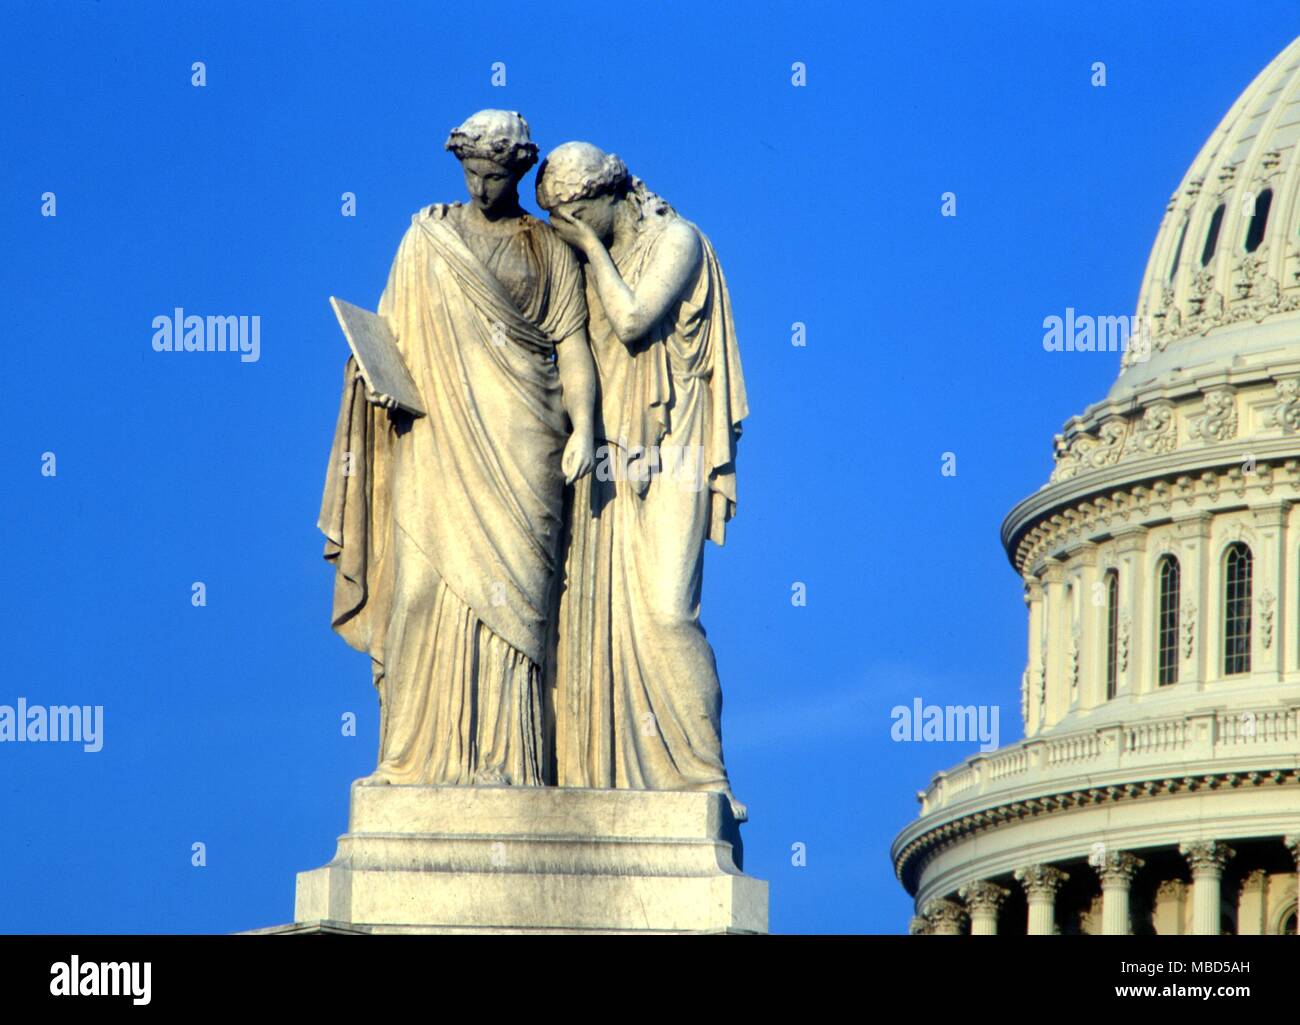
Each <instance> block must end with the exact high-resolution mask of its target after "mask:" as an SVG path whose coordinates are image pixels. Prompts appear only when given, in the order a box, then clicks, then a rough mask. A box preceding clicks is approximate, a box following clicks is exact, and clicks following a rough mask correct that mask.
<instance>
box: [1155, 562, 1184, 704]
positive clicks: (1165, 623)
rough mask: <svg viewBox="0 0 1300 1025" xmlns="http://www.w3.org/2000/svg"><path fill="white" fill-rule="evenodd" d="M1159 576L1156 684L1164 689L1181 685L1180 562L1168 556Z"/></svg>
mask: <svg viewBox="0 0 1300 1025" xmlns="http://www.w3.org/2000/svg"><path fill="white" fill-rule="evenodd" d="M1156 573H1157V577H1158V585H1159V591H1158V594H1159V595H1160V599H1159V601H1160V604H1159V608H1158V609H1157V610H1156V682H1157V683H1158V684H1159V685H1160V686H1161V687H1163V686H1165V685H1167V684H1170V683H1177V682H1178V602H1179V595H1178V591H1179V586H1180V583H1181V580H1180V577H1181V570H1180V569H1179V566H1178V560H1177V559H1176V558H1174V557H1173V556H1172V555H1166V556H1165V557H1164V558H1163V559H1161V560H1160V565H1159V568H1158V569H1157V571H1156Z"/></svg>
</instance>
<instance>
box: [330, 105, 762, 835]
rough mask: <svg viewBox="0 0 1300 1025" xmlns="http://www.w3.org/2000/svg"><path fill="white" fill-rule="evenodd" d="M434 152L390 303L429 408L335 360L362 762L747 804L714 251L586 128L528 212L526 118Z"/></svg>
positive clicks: (729, 375) (724, 324) (735, 360)
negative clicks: (733, 765)
mask: <svg viewBox="0 0 1300 1025" xmlns="http://www.w3.org/2000/svg"><path fill="white" fill-rule="evenodd" d="M446 148H447V149H449V150H450V151H451V152H452V153H453V154H454V155H455V156H456V157H457V158H458V159H459V160H460V162H461V166H462V168H463V170H464V174H465V181H466V184H467V186H468V190H469V202H468V203H450V204H440V203H439V204H434V205H432V206H429V207H426V208H425V209H423V210H421V211H420V212H419V213H417V214H416V215H415V216H414V217H413V218H412V223H411V226H410V227H409V228H408V229H407V231H406V233H405V236H404V237H403V239H402V241H401V244H400V246H399V248H398V251H397V255H396V258H395V259H394V261H393V266H392V270H391V273H390V275H389V278H388V284H387V287H386V288H385V289H384V292H383V296H382V298H381V299H380V302H379V310H378V313H379V316H380V317H381V318H382V319H383V321H384V322H385V323H386V325H387V327H388V328H391V338H392V339H394V341H393V342H391V343H390V344H392V345H395V347H396V350H397V352H398V355H397V356H394V359H395V360H398V357H399V356H400V360H399V362H404V363H405V366H406V368H407V369H408V370H409V380H410V381H411V382H413V384H414V388H415V389H416V391H417V392H418V397H419V401H418V405H417V404H416V403H415V402H414V400H408V401H407V402H406V403H405V404H401V403H399V402H397V401H396V400H395V399H394V398H393V396H390V395H387V394H384V393H383V392H382V391H376V390H375V389H374V387H372V382H371V381H369V380H368V379H367V376H366V374H365V373H364V372H363V371H362V370H361V369H360V366H359V364H358V363H357V360H356V358H355V357H353V358H352V359H349V361H348V363H347V366H346V367H345V372H344V384H343V400H342V405H341V408H340V411H339V418H338V424H337V428H336V432H335V437H334V443H333V450H332V452H331V457H330V466H329V471H328V475H327V480H326V487H325V496H324V501H323V503H322V509H321V518H320V527H321V530H322V531H323V532H324V534H325V535H326V538H327V542H326V549H325V554H326V558H327V559H329V560H330V561H331V562H332V563H333V565H334V569H335V596H334V615H333V625H334V628H335V630H336V631H337V632H338V633H339V634H340V635H341V636H342V637H343V638H344V639H345V640H346V641H347V642H348V643H349V644H351V645H352V646H353V647H354V648H357V649H358V650H360V651H364V652H366V653H368V654H369V655H370V657H371V660H372V668H373V675H374V682H375V686H376V688H377V689H378V692H379V698H380V708H381V716H380V734H381V735H380V744H379V758H378V764H377V766H376V769H375V771H374V772H373V773H372V774H371V775H370V776H369V777H366V778H365V779H364V780H362V781H360V782H361V783H363V784H384V783H393V784H421V785H507V784H508V785H512V786H541V785H556V786H559V787H568V788H592V789H597V790H600V789H606V790H609V789H627V790H659V791H662V790H667V791H715V792H718V793H721V794H722V795H724V797H725V798H726V799H727V801H729V802H730V806H731V809H732V812H733V814H734V816H735V818H736V819H737V820H738V821H740V820H743V819H744V818H745V817H746V811H745V808H744V807H743V806H742V805H741V804H740V803H739V802H737V801H736V799H735V797H734V796H733V794H732V792H731V786H730V782H729V780H728V776H727V770H726V767H725V765H724V762H723V757H722V740H721V706H722V699H721V690H720V687H719V683H718V674H717V669H716V665H715V660H714V655H713V650H712V648H711V647H710V645H709V642H708V640H707V639H706V637H705V633H704V630H703V628H702V626H701V624H700V587H701V578H702V568H703V550H704V542H705V540H706V539H711V540H713V541H714V542H716V543H718V544H721V543H722V542H723V539H724V536H725V527H726V523H727V521H728V520H729V519H730V518H731V516H732V515H733V513H734V511H735V503H736V483H735V481H736V476H735V458H736V445H737V442H738V439H739V436H740V430H741V421H742V420H743V419H744V417H745V416H746V414H747V406H746V398H745V386H744V381H743V378H742V374H741V367H740V358H739V352H738V349H737V344H736V336H735V331H734V326H733V323H732V316H731V307H730V300H729V298H728V294H727V287H726V283H725V281H724V279H723V275H722V271H721V268H720V267H719V265H718V260H717V257H716V255H715V254H714V251H713V247H712V245H711V244H710V242H709V240H708V238H707V237H706V236H705V235H704V234H703V233H702V232H701V231H700V230H699V229H698V228H697V227H696V226H695V225H694V224H692V223H691V222H690V221H688V220H686V219H684V218H683V217H681V216H679V215H678V214H677V213H676V212H675V211H674V210H673V209H672V207H670V206H669V205H668V204H667V203H666V202H665V201H664V200H662V199H661V198H660V197H658V196H656V195H655V194H654V193H652V192H650V191H649V190H648V189H647V188H646V187H645V185H644V183H642V182H641V181H640V180H639V179H637V178H635V177H633V176H632V175H631V174H629V172H628V170H627V168H626V166H624V164H623V162H622V161H621V160H620V159H619V158H618V157H616V156H614V155H612V154H606V153H604V152H602V151H601V150H599V149H597V148H596V147H595V146H591V145H589V144H587V143H577V142H574V143H566V144H564V145H563V146H560V147H559V148H557V149H556V150H555V151H554V152H553V153H551V155H550V156H549V157H548V158H547V160H546V161H545V163H544V164H543V166H542V167H541V168H540V169H539V172H538V176H537V184H536V190H537V199H538V203H539V205H540V206H541V207H542V208H544V209H545V210H547V211H548V212H549V215H550V222H549V223H546V222H544V221H541V220H538V219H536V218H534V217H532V216H530V215H529V214H528V213H526V212H525V211H524V210H523V208H522V207H521V205H520V202H519V195H518V186H519V182H520V180H521V178H522V177H523V176H524V174H525V173H526V172H527V171H528V170H529V169H530V168H531V167H532V166H533V165H534V164H535V163H536V161H537V147H536V145H535V144H534V143H533V142H532V141H531V138H530V134H529V128H528V124H527V122H526V121H525V120H524V119H523V118H522V117H521V116H520V115H519V114H517V113H512V112H507V111H498V110H485V111H480V112H479V113H477V114H475V115H473V116H472V117H470V118H469V119H468V120H466V121H465V122H464V124H462V125H461V126H460V127H459V128H456V129H455V130H453V131H452V133H451V135H450V137H449V138H448V140H447V143H446ZM345 308H346V307H345ZM348 309H351V308H348ZM355 312H356V313H357V314H358V315H360V314H361V312H362V311H355ZM384 333H385V334H387V331H385V332H384ZM412 410H417V411H418V412H422V413H423V414H424V415H413V414H412ZM593 470H594V472H593Z"/></svg>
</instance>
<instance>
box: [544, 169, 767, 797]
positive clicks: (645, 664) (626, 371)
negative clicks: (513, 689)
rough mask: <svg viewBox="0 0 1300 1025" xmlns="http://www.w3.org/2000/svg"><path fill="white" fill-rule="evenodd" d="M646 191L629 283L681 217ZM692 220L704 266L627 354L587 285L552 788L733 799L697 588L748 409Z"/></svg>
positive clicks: (725, 509) (716, 285) (721, 285)
mask: <svg viewBox="0 0 1300 1025" xmlns="http://www.w3.org/2000/svg"><path fill="white" fill-rule="evenodd" d="M647 197H648V198H646V200H645V202H644V204H643V208H642V209H643V214H642V220H641V221H640V225H639V226H640V230H639V232H638V234H637V236H636V241H635V243H634V244H632V245H631V246H630V247H629V248H628V250H627V251H626V252H624V253H621V254H619V255H617V256H615V257H614V259H615V264H616V266H617V267H618V270H619V274H620V275H621V276H622V278H623V280H624V281H625V282H626V283H627V285H628V286H629V287H631V288H633V289H635V288H636V285H637V283H638V282H639V281H640V280H641V277H642V275H643V274H644V273H645V272H646V270H647V269H648V268H649V267H650V266H651V265H652V263H653V260H654V256H655V253H656V247H657V245H658V243H659V242H660V241H661V239H662V237H663V228H664V226H665V225H666V224H667V222H668V221H669V220H670V219H673V218H676V217H677V214H676V213H675V212H673V211H672V210H671V209H670V208H668V207H667V205H666V204H663V203H662V202H661V201H658V200H657V197H654V196H653V194H647ZM686 223H688V224H689V222H686ZM690 226H691V228H692V229H693V230H695V231H696V233H697V235H698V236H699V240H700V247H701V250H702V258H701V260H700V264H699V266H698V268H697V270H696V272H695V274H694V276H693V278H692V279H691V280H690V281H688V282H687V284H686V286H685V288H684V290H683V292H682V295H681V297H680V298H679V299H678V300H677V301H676V302H675V303H674V304H673V305H672V306H670V307H669V309H668V311H667V313H666V314H665V316H664V317H663V318H662V319H661V321H660V322H659V323H658V324H657V325H656V326H655V327H654V328H653V330H652V331H651V332H650V333H649V334H648V335H647V336H646V337H645V338H643V339H641V340H640V341H638V342H636V343H635V344H634V345H632V346H631V347H629V346H627V345H625V344H624V343H623V342H622V341H620V340H619V338H618V337H617V336H616V335H615V334H614V331H613V328H612V327H611V326H610V323H609V320H608V318H607V317H606V315H605V313H604V309H603V307H602V306H601V304H600V300H599V297H598V296H597V295H596V293H595V291H594V290H593V288H592V286H591V284H590V282H588V288H587V291H588V295H587V305H588V308H589V311H590V320H589V324H588V334H589V337H590V339H591V344H592V351H593V355H594V356H595V359H596V366H597V373H598V377H599V383H600V393H601V401H600V407H599V419H600V421H601V423H600V425H598V431H599V433H600V435H601V438H600V439H599V440H598V445H602V446H605V448H604V449H603V450H598V453H597V472H596V473H595V474H592V475H589V476H588V477H585V478H583V479H582V480H581V481H579V482H578V484H577V486H576V487H575V489H574V491H573V495H572V508H571V512H570V524H569V529H568V534H567V537H566V562H565V569H564V579H563V589H562V593H561V596H560V610H559V619H558V626H557V637H556V661H555V669H554V674H555V675H554V681H553V686H554V688H555V690H554V703H555V715H556V745H557V776H558V779H557V781H558V783H559V784H560V785H561V786H575V787H624V788H632V789H648V790H690V789H703V790H708V789H712V790H721V791H725V792H728V793H729V792H730V785H729V782H728V780H727V771H726V768H725V766H724V763H723V758H722V732H721V715H722V693H721V688H720V686H719V683H718V675H717V667H716V663H715V660H714V655H713V649H712V648H711V647H710V645H709V643H708V640H707V638H706V636H705V632H704V629H703V627H702V625H701V624H700V587H701V582H702V577H703V563H704V541H705V539H706V538H710V539H712V540H713V541H714V542H715V543H717V544H722V543H723V540H724V536H725V525H726V523H727V521H728V520H729V519H730V518H731V516H732V515H733V513H734V511H735V504H736V478H735V455H736V443H737V441H738V439H739V436H740V430H741V421H742V420H743V419H744V417H745V416H746V415H747V413H748V406H747V403H746V397H745V385H744V379H743V377H742V374H741V367H740V354H739V350H738V348H737V345H736V336H735V330H734V327H733V324H732V317H731V302H730V298H729V296H728V294H727V287H726V282H725V280H724V278H723V276H722V270H721V267H720V266H719V265H718V260H717V257H716V255H715V254H714V251H713V246H712V244H711V243H710V242H709V240H708V238H707V237H706V236H705V235H704V234H703V233H702V232H699V230H698V229H697V228H695V226H694V225H690ZM656 447H657V449H658V450H659V452H660V453H661V457H660V458H659V459H658V460H657V463H658V468H657V469H656V468H655V467H654V466H653V465H652V464H654V463H655V462H656V460H654V459H653V458H652V457H650V456H648V455H647V453H650V452H652V451H653V450H654V449H655V448H656ZM606 455H608V456H609V458H606ZM601 478H612V479H601Z"/></svg>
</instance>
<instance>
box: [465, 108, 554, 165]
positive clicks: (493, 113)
mask: <svg viewBox="0 0 1300 1025" xmlns="http://www.w3.org/2000/svg"><path fill="white" fill-rule="evenodd" d="M445 148H446V149H448V150H450V151H451V152H452V153H453V154H455V156H456V159H457V160H462V161H463V160H469V159H474V158H478V159H481V160H491V161H492V162H493V163H495V164H500V165H501V166H502V167H504V168H506V169H507V170H508V171H511V172H512V173H513V174H514V175H515V176H516V177H520V178H522V177H523V176H524V175H525V174H526V173H527V172H528V169H529V168H530V167H532V166H533V165H534V164H535V163H537V144H536V143H535V142H533V141H532V138H531V136H530V134H529V131H528V122H527V121H525V120H524V116H523V115H522V114H520V113H519V112H518V111H517V110H480V111H479V112H478V113H477V114H472V115H470V116H469V117H468V118H466V119H465V122H464V124H462V125H460V126H459V127H457V128H453V129H452V130H451V134H450V135H448V136H447V142H446V144H445Z"/></svg>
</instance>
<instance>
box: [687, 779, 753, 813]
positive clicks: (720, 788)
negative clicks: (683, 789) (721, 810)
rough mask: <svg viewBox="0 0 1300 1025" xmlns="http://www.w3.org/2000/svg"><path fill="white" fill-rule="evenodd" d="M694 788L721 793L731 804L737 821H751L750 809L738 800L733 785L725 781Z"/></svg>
mask: <svg viewBox="0 0 1300 1025" xmlns="http://www.w3.org/2000/svg"><path fill="white" fill-rule="evenodd" d="M693 789H695V790H699V791H703V792H704V793H706V794H721V795H722V796H723V797H725V798H726V799H727V803H728V804H729V805H731V814H732V816H733V817H734V818H735V820H736V821H737V822H748V821H749V809H748V808H746V807H745V806H744V805H743V804H741V803H740V802H739V801H737V800H736V795H735V794H733V793H732V792H731V787H729V786H727V784H725V783H706V784H704V785H703V786H698V787H694V788H693Z"/></svg>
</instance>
